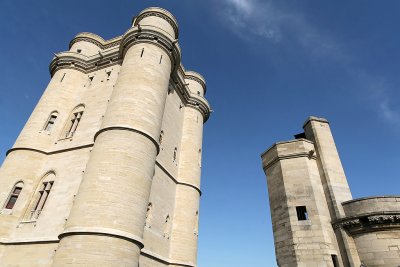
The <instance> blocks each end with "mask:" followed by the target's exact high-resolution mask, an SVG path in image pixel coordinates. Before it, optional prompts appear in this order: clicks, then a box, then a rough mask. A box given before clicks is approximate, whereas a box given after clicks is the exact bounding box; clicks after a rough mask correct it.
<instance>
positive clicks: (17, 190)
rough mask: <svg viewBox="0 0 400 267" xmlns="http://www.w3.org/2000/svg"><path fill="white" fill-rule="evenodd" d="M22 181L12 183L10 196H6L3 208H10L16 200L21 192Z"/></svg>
mask: <svg viewBox="0 0 400 267" xmlns="http://www.w3.org/2000/svg"><path fill="white" fill-rule="evenodd" d="M23 185H24V184H23V182H18V183H16V184H15V185H14V187H13V189H12V191H11V193H10V196H9V197H8V199H7V201H6V204H5V205H4V208H5V209H8V210H12V209H13V208H14V206H15V203H16V202H17V199H18V197H19V195H20V194H21V191H22V187H23Z"/></svg>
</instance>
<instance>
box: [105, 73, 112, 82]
mask: <svg viewBox="0 0 400 267" xmlns="http://www.w3.org/2000/svg"><path fill="white" fill-rule="evenodd" d="M106 75H107V81H109V80H110V76H111V71H107V72H106Z"/></svg>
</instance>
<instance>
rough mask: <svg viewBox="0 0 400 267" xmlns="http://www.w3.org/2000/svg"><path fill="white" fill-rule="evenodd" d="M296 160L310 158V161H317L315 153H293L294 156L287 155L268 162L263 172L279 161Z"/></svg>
mask: <svg viewBox="0 0 400 267" xmlns="http://www.w3.org/2000/svg"><path fill="white" fill-rule="evenodd" d="M294 158H308V159H314V160H315V159H317V156H316V155H315V153H313V154H310V153H309V152H301V153H292V154H285V155H278V156H276V157H275V158H274V159H273V160H271V161H270V162H268V163H267V164H266V165H265V166H263V170H264V171H265V170H266V169H268V168H270V167H271V166H272V165H274V164H275V163H277V162H278V161H281V160H285V159H294Z"/></svg>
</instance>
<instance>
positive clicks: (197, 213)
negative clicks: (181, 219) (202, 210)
mask: <svg viewBox="0 0 400 267" xmlns="http://www.w3.org/2000/svg"><path fill="white" fill-rule="evenodd" d="M194 216H195V218H194V232H193V233H194V234H195V235H196V236H199V211H198V210H197V211H196V214H195V215H194Z"/></svg>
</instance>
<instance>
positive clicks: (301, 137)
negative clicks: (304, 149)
mask: <svg viewBox="0 0 400 267" xmlns="http://www.w3.org/2000/svg"><path fill="white" fill-rule="evenodd" d="M294 138H295V139H306V134H305V133H299V134H295V135H294Z"/></svg>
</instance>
